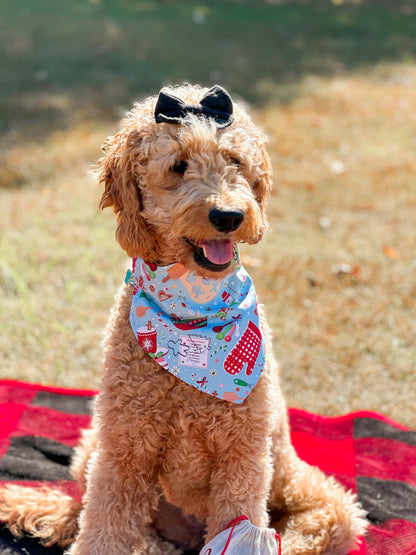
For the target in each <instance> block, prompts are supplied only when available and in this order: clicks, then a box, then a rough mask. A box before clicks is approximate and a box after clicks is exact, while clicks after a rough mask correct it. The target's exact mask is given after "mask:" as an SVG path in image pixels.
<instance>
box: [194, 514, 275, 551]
mask: <svg viewBox="0 0 416 555" xmlns="http://www.w3.org/2000/svg"><path fill="white" fill-rule="evenodd" d="M281 553H282V550H281V543H280V536H279V534H278V533H277V532H276V530H273V529H272V528H258V527H257V526H254V524H251V522H250V520H249V519H248V518H247V517H246V516H244V515H243V516H240V517H238V518H236V519H234V520H232V521H231V522H230V524H229V525H228V526H227V527H226V529H225V530H224V531H223V532H221V533H220V534H218V535H217V536H215V538H213V539H212V540H211V541H210V542H208V543H207V544H206V545H205V546H204V547H203V549H202V551H201V552H200V555H281Z"/></svg>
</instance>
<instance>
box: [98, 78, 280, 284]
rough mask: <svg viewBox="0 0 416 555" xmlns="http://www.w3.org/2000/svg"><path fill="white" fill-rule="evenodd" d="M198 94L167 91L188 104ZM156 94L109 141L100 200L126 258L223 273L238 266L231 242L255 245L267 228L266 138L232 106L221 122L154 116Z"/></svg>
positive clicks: (206, 273)
mask: <svg viewBox="0 0 416 555" xmlns="http://www.w3.org/2000/svg"><path fill="white" fill-rule="evenodd" d="M204 92H205V90H204V89H200V88H199V87H191V86H184V87H179V88H175V89H173V90H172V93H173V94H174V95H175V96H178V97H180V98H182V99H183V100H184V101H185V102H187V103H198V102H199V100H200V99H201V97H202V96H203V94H204ZM156 100H157V98H156V97H153V98H149V99H147V100H145V101H144V102H142V103H141V104H137V105H136V106H135V107H134V108H133V110H132V111H131V112H130V113H129V114H128V116H127V118H126V119H125V120H124V122H123V126H122V129H121V130H120V131H119V133H117V134H116V135H115V136H114V137H110V138H109V139H107V141H106V143H105V145H104V152H105V156H104V157H103V158H102V159H101V160H100V161H99V162H98V165H97V171H98V173H99V179H100V181H101V182H103V183H104V185H105V191H104V194H103V196H102V199H101V207H103V208H104V207H107V206H113V207H114V210H115V212H116V214H117V218H118V228H117V239H118V241H119V243H120V245H121V247H122V248H123V249H124V250H125V251H126V252H127V253H128V254H129V256H132V257H134V256H138V257H140V258H142V259H144V260H146V261H147V262H152V263H155V264H158V265H167V264H172V263H174V262H180V263H182V264H183V265H184V266H186V267H187V268H188V269H189V270H193V271H195V272H197V273H198V274H200V275H203V276H207V277H211V278H220V277H223V276H224V275H226V274H227V273H229V272H230V271H233V270H234V264H233V262H232V258H233V247H234V246H235V244H236V243H237V242H246V243H250V244H253V243H257V242H258V241H259V240H260V239H261V237H262V235H263V233H264V231H265V230H266V229H267V220H266V216H265V212H264V210H265V204H266V202H267V199H268V197H269V195H270V190H271V169H270V164H269V158H268V155H267V152H266V149H265V137H264V136H263V135H262V134H261V133H260V132H259V131H258V129H257V128H256V127H255V126H254V124H253V123H252V121H251V120H250V118H249V117H248V115H247V114H246V113H245V112H244V110H243V109H241V108H240V107H239V106H237V105H234V114H233V116H234V122H233V123H232V124H231V125H230V126H229V127H226V128H223V129H218V128H217V127H216V125H215V123H214V122H213V121H212V120H210V119H205V118H199V117H197V116H195V115H194V116H192V115H191V116H189V118H188V119H187V122H186V123H184V124H172V123H156V122H155V118H154V109H155V104H156Z"/></svg>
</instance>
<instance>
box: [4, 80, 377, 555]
mask: <svg viewBox="0 0 416 555" xmlns="http://www.w3.org/2000/svg"><path fill="white" fill-rule="evenodd" d="M204 92H205V90H204V89H200V88H199V87H193V86H182V87H177V88H175V89H174V90H173V93H174V94H176V95H177V96H180V97H181V98H182V99H184V100H185V101H186V102H194V103H195V102H198V100H199V99H200V98H201V96H202V95H203V93H204ZM155 102H156V98H155V97H152V98H149V99H147V100H145V101H144V102H142V103H140V104H137V105H136V106H135V107H134V108H133V109H132V111H131V112H130V113H129V114H128V115H127V117H126V119H125V120H124V121H123V123H122V127H121V130H120V131H119V132H118V133H117V134H116V135H115V136H114V137H110V138H109V139H108V140H107V141H106V143H105V145H104V157H103V158H102V159H101V160H100V161H99V162H98V165H97V167H96V172H97V175H98V179H99V181H100V182H102V183H103V184H104V193H103V196H102V199H101V207H102V208H105V207H113V209H114V211H115V213H116V215H117V240H118V242H119V243H120V245H121V247H122V248H123V249H124V250H125V251H126V252H127V253H128V255H130V256H139V257H140V258H142V259H145V260H147V261H148V262H153V263H156V264H159V265H163V264H172V263H173V262H181V263H182V264H183V265H185V266H186V267H187V268H188V269H190V270H193V271H195V272H197V273H198V274H200V275H204V276H208V277H211V278H219V277H223V276H224V275H226V273H227V271H228V270H223V271H222V272H213V271H212V272H211V271H210V270H207V269H203V268H201V266H200V265H199V264H198V263H197V262H196V261H195V259H194V253H195V251H194V245H196V244H198V242H201V241H209V240H211V239H218V236H219V232H218V231H217V230H216V229H215V228H214V227H213V226H211V225H210V223H209V219H208V214H209V211H210V210H211V209H212V208H217V209H231V210H233V209H239V210H242V211H243V213H244V221H243V223H242V225H241V226H240V227H239V228H238V229H237V230H235V231H233V232H231V233H229V234H228V235H227V238H229V239H231V240H232V241H233V242H234V243H236V242H246V243H249V244H255V243H257V242H258V241H259V240H260V239H261V237H262V235H263V233H264V232H265V231H266V230H267V229H268V224H267V220H266V215H265V206H266V203H267V199H268V197H269V195H270V190H271V167H270V162H269V158H268V155H267V152H266V148H265V142H266V141H265V137H264V136H263V135H262V134H261V133H260V132H259V130H258V129H257V128H256V127H255V125H254V124H253V123H252V121H251V120H250V118H249V116H248V115H247V113H246V112H245V111H244V110H243V109H242V108H241V107H239V106H238V105H236V106H235V112H234V116H235V123H234V124H233V125H231V126H230V127H228V128H226V129H221V130H218V129H217V128H216V127H215V125H214V124H212V123H209V122H208V121H206V120H205V121H204V120H200V119H198V118H197V117H190V118H189V121H188V122H187V125H172V124H156V123H155V121H154V116H153V112H154V106H155ZM180 161H186V163H187V168H186V171H185V172H184V173H183V174H182V173H181V172H178V171H175V170H174V168H175V165H176V164H178V163H179V162H180ZM131 298H132V286H131V285H129V284H127V285H124V286H123V287H122V288H121V289H120V291H119V293H118V295H117V298H116V302H115V305H114V307H113V310H112V313H111V318H110V321H109V324H108V326H107V330H106V334H105V339H104V370H105V372H104V377H103V381H102V385H101V389H100V394H99V396H98V399H97V402H96V406H95V412H94V418H93V425H92V428H91V430H89V431H87V432H85V433H84V436H83V438H82V441H81V443H80V445H79V447H78V448H77V450H76V454H75V456H74V460H73V463H72V473H73V476H74V477H75V478H76V479H77V480H78V482H79V484H80V486H81V488H82V489H83V490H85V494H84V498H83V509H82V511H81V513H80V516H79V531H78V533H77V536H76V540H75V542H74V543H73V544H72V546H71V547H70V548H69V551H68V552H67V553H68V554H70V555H116V554H117V555H131V553H135V554H137V555H138V554H158V555H159V554H162V553H163V554H174V553H181V552H182V551H183V550H184V549H190V548H200V547H201V545H202V544H203V542H204V540H209V539H211V538H212V537H214V536H215V535H216V534H218V533H219V532H221V531H222V530H223V528H224V527H225V526H226V525H227V523H228V522H229V521H231V520H232V519H233V518H235V517H237V516H239V515H241V514H246V515H247V516H248V517H249V518H250V520H251V522H252V523H253V524H255V525H256V526H268V525H269V523H270V519H271V521H272V525H273V526H274V527H275V528H276V529H277V530H278V531H279V533H280V534H281V537H282V547H283V553H284V554H318V553H327V554H331V553H332V554H338V555H340V554H344V553H347V552H348V551H349V550H350V549H351V548H353V547H354V544H355V538H356V536H357V535H359V534H362V533H363V532H364V530H365V527H366V524H365V520H364V518H363V511H362V509H361V508H360V506H359V505H358V504H356V503H355V499H354V497H353V496H352V494H350V493H348V492H346V491H345V490H344V489H343V488H342V487H341V486H340V485H339V484H338V483H336V482H335V481H334V480H333V479H330V478H326V477H325V476H324V475H323V474H322V473H321V472H320V471H319V470H318V469H317V468H311V467H309V466H308V465H307V464H306V463H304V462H302V461H300V460H299V458H298V457H297V455H296V453H295V451H294V449H293V447H292V445H291V443H290V436H289V428H288V420H287V414H286V408H285V403H284V400H283V397H282V394H281V390H280V387H279V381H278V369H277V365H276V362H275V361H274V359H273V356H272V347H271V336H270V332H269V330H268V327H267V323H266V320H265V317H264V314H263V311H262V313H261V323H262V329H263V332H264V335H265V341H266V353H267V361H266V366H265V369H264V371H263V375H262V377H261V379H260V381H259V383H258V384H257V385H256V387H255V388H254V389H253V391H252V392H251V394H250V395H249V397H248V398H247V399H246V400H245V402H244V403H243V404H241V405H236V404H233V403H228V402H225V401H222V400H219V399H216V398H214V397H211V396H209V395H206V394H205V393H202V392H200V391H198V390H196V389H194V388H192V387H190V386H188V385H186V384H184V383H183V382H181V381H179V380H177V378H175V377H174V376H172V375H171V374H169V373H168V372H166V371H165V370H163V369H162V368H161V367H159V366H158V365H157V364H156V363H155V362H154V361H153V360H151V359H150V358H149V357H148V355H147V354H146V353H145V352H144V351H143V349H142V348H141V346H140V345H139V344H138V342H137V340H136V338H135V336H134V334H133V332H132V329H131V326H130V323H129V310H130V304H131ZM22 491H26V490H22V488H16V487H13V488H7V489H2V490H1V491H0V518H2V519H3V520H6V521H7V522H8V524H9V527H10V529H11V530H12V531H13V532H14V533H20V532H21V531H22V530H26V531H28V532H29V533H31V534H34V535H38V536H41V537H42V538H44V541H46V542H48V543H52V542H57V543H60V544H61V545H67V544H68V543H69V540H68V538H71V539H72V538H73V537H74V536H75V530H76V514H77V513H78V512H79V510H80V507H79V506H78V505H77V504H76V502H75V501H72V502H71V500H70V499H69V500H68V499H67V498H66V497H64V496H63V495H62V494H59V493H58V492H53V491H47V492H45V491H43V492H42V491H38V492H36V493H34V492H32V493H27V491H26V493H22ZM36 495H37V496H38V497H37V498H36ZM42 496H44V501H42V503H40V502H39V499H40V498H42ZM36 499H37V500H36ZM25 500H26V501H25ZM58 509H59V511H58ZM36 515H37V517H36Z"/></svg>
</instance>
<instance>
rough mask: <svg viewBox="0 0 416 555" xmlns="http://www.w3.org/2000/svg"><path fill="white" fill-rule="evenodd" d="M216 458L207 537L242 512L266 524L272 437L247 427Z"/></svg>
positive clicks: (211, 486)
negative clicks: (252, 432) (254, 431)
mask: <svg viewBox="0 0 416 555" xmlns="http://www.w3.org/2000/svg"><path fill="white" fill-rule="evenodd" d="M244 436H245V437H244V438H242V437H241V435H240V434H239V437H236V438H234V440H233V441H231V442H230V443H229V444H228V445H227V444H224V442H223V443H222V448H221V450H220V452H219V453H218V457H217V458H216V463H215V467H214V470H213V473H212V477H211V484H210V494H209V499H208V517H207V541H210V540H211V539H212V538H213V537H215V536H216V535H217V534H219V533H220V532H222V530H224V528H225V527H226V526H227V525H228V524H229V522H230V521H231V520H233V519H235V518H237V517H239V516H241V515H245V516H247V517H248V518H249V519H250V521H251V522H252V524H254V525H255V526H259V527H264V526H267V524H268V520H269V517H268V513H267V498H268V496H269V491H270V484H271V479H272V473H273V471H272V456H271V451H270V441H269V440H268V439H267V438H266V437H264V433H263V434H259V435H258V436H257V437H256V434H251V433H250V432H248V431H246V430H245V431H244Z"/></svg>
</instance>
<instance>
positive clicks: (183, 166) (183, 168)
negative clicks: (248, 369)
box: [172, 160, 188, 175]
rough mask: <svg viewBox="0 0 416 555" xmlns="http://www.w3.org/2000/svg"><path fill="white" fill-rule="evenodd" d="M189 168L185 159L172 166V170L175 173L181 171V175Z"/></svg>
mask: <svg viewBox="0 0 416 555" xmlns="http://www.w3.org/2000/svg"><path fill="white" fill-rule="evenodd" d="M187 169H188V164H187V163H186V162H185V160H181V161H180V162H177V163H176V164H175V165H174V166H172V170H173V171H174V172H175V173H180V174H181V175H183V174H184V173H185V172H186V170H187Z"/></svg>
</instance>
